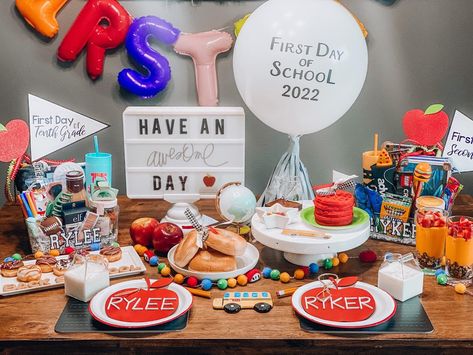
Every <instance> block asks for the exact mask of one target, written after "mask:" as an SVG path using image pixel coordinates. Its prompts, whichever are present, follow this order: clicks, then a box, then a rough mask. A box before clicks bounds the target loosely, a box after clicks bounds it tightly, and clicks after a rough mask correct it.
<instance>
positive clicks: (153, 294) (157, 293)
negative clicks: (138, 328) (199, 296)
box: [105, 288, 179, 323]
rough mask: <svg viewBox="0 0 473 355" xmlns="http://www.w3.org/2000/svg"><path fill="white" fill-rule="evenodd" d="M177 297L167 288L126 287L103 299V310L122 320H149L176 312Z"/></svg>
mask: <svg viewBox="0 0 473 355" xmlns="http://www.w3.org/2000/svg"><path fill="white" fill-rule="evenodd" d="M178 306H179V298H178V296H177V294H176V293H175V292H174V291H171V290H168V289H163V288H160V289H148V290H147V289H136V288H128V289H124V290H120V291H117V292H115V293H113V294H112V295H110V296H109V297H108V298H107V300H106V301H105V312H106V313H107V316H109V317H110V318H112V319H115V320H119V321H122V322H133V323H138V322H151V321H156V320H160V319H163V318H166V317H169V316H170V315H172V314H173V313H174V312H176V310H177V308H178Z"/></svg>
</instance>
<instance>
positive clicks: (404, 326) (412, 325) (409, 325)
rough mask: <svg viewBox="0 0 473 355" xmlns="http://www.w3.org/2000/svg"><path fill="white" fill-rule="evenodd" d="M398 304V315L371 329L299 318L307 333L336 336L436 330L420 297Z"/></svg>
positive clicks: (413, 332) (429, 331)
mask: <svg viewBox="0 0 473 355" xmlns="http://www.w3.org/2000/svg"><path fill="white" fill-rule="evenodd" d="M396 302H397V310H396V314H395V315H394V316H393V317H392V318H391V319H390V320H388V321H387V322H386V323H383V324H380V325H377V326H375V327H370V328H360V329H342V328H333V327H327V326H325V325H321V324H317V323H312V322H310V321H308V320H307V319H305V318H303V317H301V316H298V318H299V321H300V325H301V328H302V330H305V331H307V332H318V333H334V334H337V333H338V334H384V333H397V334H400V333H403V334H415V333H423V334H425V333H431V332H432V331H433V330H434V327H433V326H432V323H431V322H430V319H429V317H428V316H427V313H425V310H424V307H423V306H422V303H420V298H419V297H414V298H411V299H410V300H407V301H405V302H399V301H396Z"/></svg>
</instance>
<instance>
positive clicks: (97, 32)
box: [58, 0, 132, 80]
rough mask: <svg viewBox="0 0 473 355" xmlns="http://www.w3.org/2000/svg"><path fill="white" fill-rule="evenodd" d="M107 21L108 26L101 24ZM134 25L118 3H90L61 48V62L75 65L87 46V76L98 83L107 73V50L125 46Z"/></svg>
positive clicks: (105, 0)
mask: <svg viewBox="0 0 473 355" xmlns="http://www.w3.org/2000/svg"><path fill="white" fill-rule="evenodd" d="M103 20H106V21H107V22H108V24H107V26H104V25H103V24H101V21H103ZM131 21H132V19H131V17H130V15H129V14H128V12H127V11H126V10H125V9H124V8H123V7H122V6H121V5H120V4H119V3H118V2H117V1H116V0H89V1H88V2H87V4H85V6H84V8H83V9H82V10H81V12H80V13H79V15H78V16H77V18H76V20H75V21H74V23H73V24H72V26H71V28H70V29H69V32H67V34H66V36H65V37H64V39H63V41H62V43H61V45H60V46H59V49H58V58H59V59H60V60H62V61H65V62H66V61H74V60H75V59H76V58H77V56H78V55H79V53H80V52H81V51H82V49H83V48H84V47H85V46H86V45H87V73H88V74H89V76H90V77H91V78H92V79H94V80H95V79H97V78H98V77H99V76H100V75H102V72H103V64H104V59H105V50H107V49H111V48H115V47H118V46H119V45H120V44H122V43H123V41H124V40H125V37H126V34H127V31H128V28H129V27H130V24H131Z"/></svg>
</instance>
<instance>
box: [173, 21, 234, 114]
mask: <svg viewBox="0 0 473 355" xmlns="http://www.w3.org/2000/svg"><path fill="white" fill-rule="evenodd" d="M232 43H233V39H232V37H231V36H230V34H228V33H227V32H221V31H216V30H213V31H208V32H200V33H181V35H180V36H179V38H178V40H177V42H176V44H175V45H174V50H175V51H176V52H177V53H179V54H183V55H188V56H190V57H192V60H193V61H194V68H195V84H196V86H197V96H198V97H199V105H200V106H217V103H218V84H217V70H216V68H215V61H216V58H217V55H218V54H220V53H223V52H226V51H228V50H230V48H231V47H232Z"/></svg>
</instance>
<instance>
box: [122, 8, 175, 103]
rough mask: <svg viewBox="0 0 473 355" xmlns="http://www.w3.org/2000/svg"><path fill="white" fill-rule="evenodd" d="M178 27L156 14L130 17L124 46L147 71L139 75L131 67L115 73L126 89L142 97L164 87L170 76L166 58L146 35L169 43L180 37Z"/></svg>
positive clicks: (153, 94)
mask: <svg viewBox="0 0 473 355" xmlns="http://www.w3.org/2000/svg"><path fill="white" fill-rule="evenodd" d="M179 34H180V30H178V29H177V28H174V27H173V26H172V25H171V24H170V23H168V22H166V21H164V20H163V19H160V18H159V17H156V16H145V17H140V18H138V19H136V20H134V21H133V23H132V24H131V26H130V30H129V32H128V35H127V38H126V42H125V46H126V50H127V52H128V55H129V56H130V57H131V58H132V59H133V60H134V61H135V62H136V63H137V64H139V65H141V66H142V68H143V69H145V70H146V71H147V72H148V75H147V76H145V75H142V74H140V73H139V72H137V71H135V70H132V69H123V70H122V71H121V72H120V73H119V74H118V83H119V84H120V86H121V87H122V88H124V89H125V90H127V91H129V92H131V93H133V94H135V95H138V96H140V97H142V98H144V99H146V98H150V97H153V96H155V95H157V94H158V93H159V92H161V91H162V90H164V89H165V88H166V86H167V84H168V82H169V80H171V68H170V66H169V62H168V60H167V59H166V58H165V57H164V56H162V55H161V54H159V53H158V52H157V51H155V50H154V49H153V48H151V46H150V45H149V43H148V38H149V37H154V38H156V39H157V40H159V41H161V42H163V43H165V44H168V45H171V44H174V43H175V42H176V41H177V39H178V38H179Z"/></svg>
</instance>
